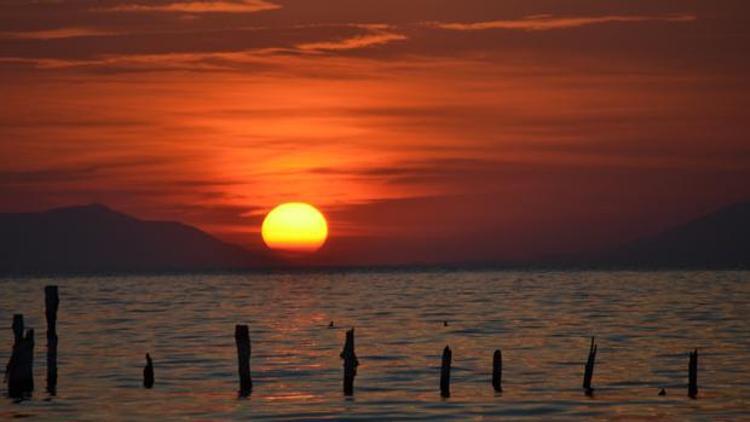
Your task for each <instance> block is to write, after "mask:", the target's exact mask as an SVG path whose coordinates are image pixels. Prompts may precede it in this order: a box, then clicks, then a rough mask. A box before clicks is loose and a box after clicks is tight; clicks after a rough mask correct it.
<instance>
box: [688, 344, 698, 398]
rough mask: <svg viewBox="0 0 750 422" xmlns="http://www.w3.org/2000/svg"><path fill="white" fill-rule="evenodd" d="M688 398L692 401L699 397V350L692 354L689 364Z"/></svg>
mask: <svg viewBox="0 0 750 422" xmlns="http://www.w3.org/2000/svg"><path fill="white" fill-rule="evenodd" d="M688 397H690V398H691V399H695V398H697V397H698V349H695V350H694V351H692V352H690V362H689V363H688Z"/></svg>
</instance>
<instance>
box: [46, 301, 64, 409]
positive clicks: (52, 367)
mask: <svg viewBox="0 0 750 422" xmlns="http://www.w3.org/2000/svg"><path fill="white" fill-rule="evenodd" d="M59 305H60V297H59V295H58V291H57V286H46V287H45V288H44V313H45V315H46V317H47V392H48V393H50V394H51V395H53V396H54V395H55V393H56V391H57V308H58V307H59Z"/></svg>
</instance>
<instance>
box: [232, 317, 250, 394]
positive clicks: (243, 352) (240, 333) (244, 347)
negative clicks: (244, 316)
mask: <svg viewBox="0 0 750 422" xmlns="http://www.w3.org/2000/svg"><path fill="white" fill-rule="evenodd" d="M234 341H235V343H237V371H238V372H239V376H240V391H239V394H240V397H247V396H248V395H250V393H252V392H253V379H252V376H251V375H250V354H251V349H250V331H249V329H248V328H247V325H236V326H235V327H234Z"/></svg>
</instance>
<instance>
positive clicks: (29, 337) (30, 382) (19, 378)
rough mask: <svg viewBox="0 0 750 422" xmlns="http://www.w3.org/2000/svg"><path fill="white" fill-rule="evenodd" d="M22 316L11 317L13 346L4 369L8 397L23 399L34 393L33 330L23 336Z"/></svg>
mask: <svg viewBox="0 0 750 422" xmlns="http://www.w3.org/2000/svg"><path fill="white" fill-rule="evenodd" d="M23 331H24V325H23V315H21V314H16V315H13V334H14V338H15V340H14V344H13V352H12V353H11V355H10V360H9V361H8V365H7V366H6V368H5V376H6V382H7V392H8V396H9V397H11V398H15V399H23V398H25V397H27V396H30V395H31V393H32V392H33V391H34V330H33V329H29V330H27V331H26V335H25V336H24V335H23Z"/></svg>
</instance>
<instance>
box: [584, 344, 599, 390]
mask: <svg viewBox="0 0 750 422" xmlns="http://www.w3.org/2000/svg"><path fill="white" fill-rule="evenodd" d="M594 339H595V337H591V345H590V346H589V357H588V360H587V361H586V368H585V370H584V373H583V391H584V392H585V393H586V395H587V396H590V395H592V394H594V389H593V388H592V387H591V380H592V378H593V377H594V365H595V363H596V349H597V345H596V343H595V342H594Z"/></svg>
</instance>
